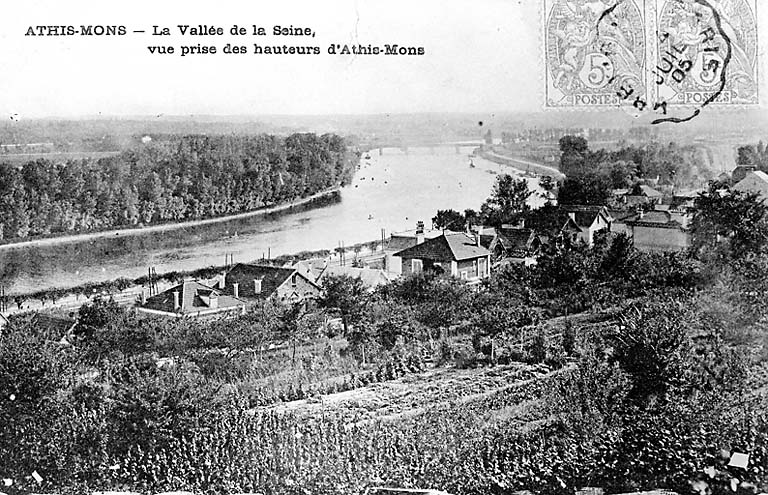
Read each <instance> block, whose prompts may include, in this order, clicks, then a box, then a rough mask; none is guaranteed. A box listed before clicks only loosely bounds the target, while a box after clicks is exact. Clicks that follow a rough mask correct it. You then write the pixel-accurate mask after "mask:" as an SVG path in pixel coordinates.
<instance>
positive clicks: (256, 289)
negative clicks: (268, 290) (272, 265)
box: [253, 279, 261, 294]
mask: <svg viewBox="0 0 768 495" xmlns="http://www.w3.org/2000/svg"><path fill="white" fill-rule="evenodd" d="M253 292H255V293H256V294H261V279H253Z"/></svg>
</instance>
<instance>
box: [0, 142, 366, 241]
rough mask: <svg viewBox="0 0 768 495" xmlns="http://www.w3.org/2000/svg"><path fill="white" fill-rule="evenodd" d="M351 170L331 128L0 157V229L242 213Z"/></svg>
mask: <svg viewBox="0 0 768 495" xmlns="http://www.w3.org/2000/svg"><path fill="white" fill-rule="evenodd" d="M353 171H354V157H353V156H352V154H351V153H350V152H349V151H348V150H347V146H346V143H345V141H344V140H343V139H342V138H341V137H339V136H337V135H334V134H324V135H320V136H318V135H316V134H292V135H290V136H287V137H278V136H273V135H266V134H264V135H254V136H235V135H221V136H206V135H186V136H170V137H168V138H167V139H166V140H164V141H161V142H151V143H147V144H144V145H140V146H137V147H135V148H132V149H129V150H127V151H124V152H122V153H120V154H119V155H117V156H114V157H108V158H101V159H82V160H70V161H68V162H66V163H54V162H52V161H49V160H45V159H41V160H36V161H30V162H27V163H26V164H25V165H23V166H22V167H21V168H16V167H14V166H12V165H10V164H7V163H0V218H2V220H0V239H9V240H13V239H26V238H30V237H36V236H49V235H58V234H67V233H76V232H88V231H97V230H105V229H110V228H120V227H141V226H145V225H152V224H158V223H167V222H180V221H186V220H198V219H203V218H211V217H217V216H223V215H229V214H235V213H242V212H247V211H252V210H255V209H258V208H261V207H265V206H269V205H273V204H277V203H282V202H286V201H291V200H293V199H296V198H301V197H305V196H309V195H311V194H314V193H317V192H320V191H323V190H325V189H328V188H331V187H334V186H338V185H344V184H346V183H347V182H349V180H350V179H351V176H352V173H353Z"/></svg>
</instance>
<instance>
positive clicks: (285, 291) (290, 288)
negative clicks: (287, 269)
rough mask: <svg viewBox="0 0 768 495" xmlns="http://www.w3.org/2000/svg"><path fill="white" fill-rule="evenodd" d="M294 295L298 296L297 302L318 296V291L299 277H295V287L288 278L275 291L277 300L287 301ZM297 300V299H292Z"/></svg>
mask: <svg viewBox="0 0 768 495" xmlns="http://www.w3.org/2000/svg"><path fill="white" fill-rule="evenodd" d="M294 293H297V294H298V295H299V297H298V300H304V299H314V298H316V297H319V296H320V291H319V290H318V289H317V287H315V286H314V285H312V284H311V283H310V282H309V281H308V280H307V279H305V278H304V277H302V276H301V275H298V274H297V275H296V285H295V286H294V285H293V284H292V283H291V279H290V278H289V279H288V280H286V281H285V282H283V284H282V285H280V287H278V288H277V290H276V291H275V296H276V298H277V300H279V301H283V300H288V299H289V298H290V297H291V296H292V295H293V294H294ZM294 300H297V299H294Z"/></svg>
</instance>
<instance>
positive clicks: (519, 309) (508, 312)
mask: <svg viewBox="0 0 768 495" xmlns="http://www.w3.org/2000/svg"><path fill="white" fill-rule="evenodd" d="M474 306H475V310H474V311H473V314H472V319H471V322H470V324H471V325H472V327H473V328H474V336H475V341H476V342H479V339H478V337H485V338H488V339H489V340H490V341H491V353H490V354H491V355H490V358H491V362H493V363H495V362H496V341H497V339H498V338H499V337H500V336H502V335H504V334H507V335H508V334H514V337H515V338H521V337H522V334H521V332H520V329H521V328H522V327H526V326H530V325H533V324H535V323H536V322H537V321H538V314H537V313H535V312H534V311H533V310H532V309H530V308H528V307H526V306H524V305H522V304H520V303H518V302H513V301H510V300H508V299H505V298H503V297H500V296H499V295H496V294H483V293H481V294H478V296H477V298H476V300H475V301H474ZM542 361H543V359H542Z"/></svg>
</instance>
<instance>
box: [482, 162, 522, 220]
mask: <svg viewBox="0 0 768 495" xmlns="http://www.w3.org/2000/svg"><path fill="white" fill-rule="evenodd" d="M532 194H533V191H531V190H530V189H528V181H526V180H525V179H515V178H514V177H512V176H511V175H508V174H502V175H499V176H498V177H497V178H496V184H495V185H494V186H493V192H492V193H491V197H490V198H488V199H487V200H486V201H485V203H483V205H482V207H481V208H480V214H481V215H482V217H483V222H484V223H485V224H487V225H490V226H493V227H501V226H502V224H506V223H513V224H516V223H518V222H520V220H522V218H523V216H524V214H525V212H527V211H528V210H530V205H529V204H528V198H530V197H531V195H532Z"/></svg>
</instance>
